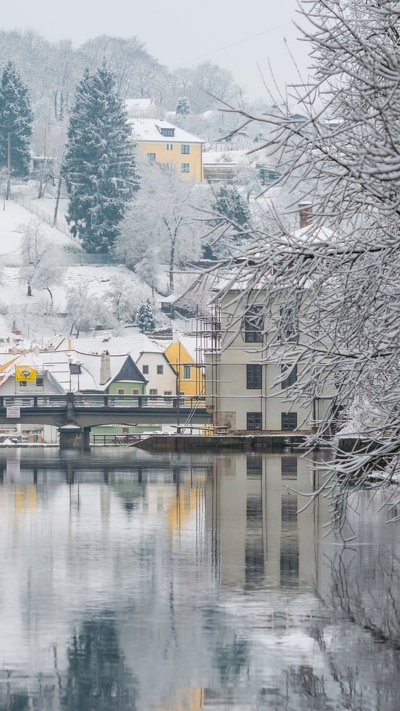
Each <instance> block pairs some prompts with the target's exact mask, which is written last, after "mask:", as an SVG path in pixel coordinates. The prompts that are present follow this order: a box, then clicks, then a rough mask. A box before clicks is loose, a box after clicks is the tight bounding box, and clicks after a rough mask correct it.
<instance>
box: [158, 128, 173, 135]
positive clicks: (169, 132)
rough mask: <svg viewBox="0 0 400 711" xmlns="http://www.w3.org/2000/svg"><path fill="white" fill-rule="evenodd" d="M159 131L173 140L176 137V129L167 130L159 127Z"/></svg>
mask: <svg viewBox="0 0 400 711" xmlns="http://www.w3.org/2000/svg"><path fill="white" fill-rule="evenodd" d="M159 131H160V133H161V135H162V136H170V137H171V138H173V137H174V136H175V129H174V128H165V127H162V128H160V127H159Z"/></svg>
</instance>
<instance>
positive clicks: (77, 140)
mask: <svg viewBox="0 0 400 711" xmlns="http://www.w3.org/2000/svg"><path fill="white" fill-rule="evenodd" d="M62 174H63V176H64V178H65V183H66V186H67V190H68V194H69V198H70V203H69V209H68V215H67V220H68V223H69V225H70V230H71V233H72V234H73V235H74V237H78V238H79V239H80V240H81V242H82V245H83V247H84V249H85V250H86V251H87V252H92V253H103V254H107V253H109V252H110V251H111V250H112V247H113V245H114V240H115V238H116V236H117V235H118V234H119V224H120V222H121V220H122V218H123V216H124V212H125V207H126V205H127V203H128V201H129V200H130V199H131V197H132V194H133V192H134V190H135V189H136V187H137V181H136V170H135V160H134V148H133V143H132V141H131V132H130V128H129V125H128V123H127V116H126V112H125V109H124V106H123V102H122V101H121V99H120V98H119V96H118V95H117V92H116V86H115V79H114V75H113V74H112V73H111V72H110V71H108V69H107V67H106V66H105V64H103V65H102V66H101V67H99V68H98V69H97V70H95V71H93V72H90V71H89V70H86V72H85V74H84V76H83V79H82V80H81V82H80V84H79V85H78V88H77V92H76V97H75V106H74V109H73V112H72V115H71V119H70V124H69V129H68V143H67V147H66V155H65V158H64V162H63V166H62Z"/></svg>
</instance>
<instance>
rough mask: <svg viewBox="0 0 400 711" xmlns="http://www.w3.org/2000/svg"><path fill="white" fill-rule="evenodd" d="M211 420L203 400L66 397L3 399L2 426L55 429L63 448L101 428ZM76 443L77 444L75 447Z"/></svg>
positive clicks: (84, 442)
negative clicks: (106, 426) (26, 425)
mask: <svg viewBox="0 0 400 711" xmlns="http://www.w3.org/2000/svg"><path fill="white" fill-rule="evenodd" d="M210 421H211V416H210V414H209V413H208V412H207V410H206V407H205V400H204V397H202V396H188V395H181V396H179V397H175V398H174V397H171V396H160V395H99V394H97V393H95V394H82V393H73V392H68V393H66V394H65V395H31V396H29V395H26V396H17V395H15V396H2V397H0V424H10V423H17V422H19V423H21V424H29V425H52V426H53V427H58V428H59V430H60V446H61V447H64V446H65V447H67V446H75V447H76V446H83V447H84V448H86V447H87V446H88V442H89V433H90V428H91V427H95V426H98V425H146V424H174V425H176V426H177V427H182V428H183V427H184V425H185V424H190V425H195V424H198V425H200V424H205V423H208V422H210ZM73 442H75V444H73Z"/></svg>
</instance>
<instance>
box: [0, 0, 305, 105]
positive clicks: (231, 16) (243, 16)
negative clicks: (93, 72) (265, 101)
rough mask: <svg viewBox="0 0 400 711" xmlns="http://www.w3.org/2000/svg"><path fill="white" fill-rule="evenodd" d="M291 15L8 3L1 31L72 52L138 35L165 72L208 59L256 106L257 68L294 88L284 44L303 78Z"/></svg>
mask: <svg viewBox="0 0 400 711" xmlns="http://www.w3.org/2000/svg"><path fill="white" fill-rule="evenodd" d="M296 9H297V1H296V0H241V1H239V0H199V2H198V3H196V2H193V0H192V1H191V0H147V2H146V0H140V1H139V0H11V2H3V3H2V8H1V13H0V27H2V28H3V29H6V30H11V29H27V28H31V29H35V30H37V31H38V32H40V33H41V34H42V35H44V36H45V37H46V38H47V39H49V40H51V41H57V40H60V39H66V38H69V39H71V40H72V41H73V43H74V45H75V46H79V45H80V44H82V43H83V42H84V41H85V40H87V39H91V38H93V37H96V36H97V35H100V34H108V35H115V36H121V37H130V36H133V35H136V36H137V37H138V38H139V39H140V40H142V42H144V43H145V45H146V47H147V49H148V50H149V52H150V53H151V54H152V55H153V56H155V57H156V58H157V59H158V60H159V61H160V62H161V63H162V64H165V65H167V66H168V67H169V68H175V67H177V66H191V65H193V64H197V63H198V62H200V61H203V60H204V59H209V60H210V61H212V62H215V63H216V64H219V65H220V66H222V67H224V68H227V69H230V70H231V71H232V72H233V74H234V76H235V78H236V80H237V81H238V83H239V84H240V85H241V86H242V87H243V88H244V89H245V90H246V92H247V96H248V98H250V99H254V98H257V97H262V96H265V91H264V89H263V85H262V80H261V78H260V74H259V70H258V69H257V64H258V65H259V66H260V68H261V70H262V72H263V74H264V76H265V77H266V78H267V79H268V80H269V68H268V61H270V62H271V64H272V66H273V69H274V74H275V76H276V79H277V81H278V82H279V84H280V85H281V86H282V85H284V83H285V82H287V83H292V82H296V81H298V76H297V73H296V71H295V69H294V67H293V63H292V60H291V59H290V55H289V51H288V49H287V47H286V45H285V41H284V39H286V40H287V42H288V45H289V47H290V50H291V52H292V54H293V55H294V56H295V57H296V60H297V62H298V64H299V66H300V68H301V70H302V72H304V73H306V68H307V66H308V60H307V45H306V44H305V43H304V42H300V41H298V39H297V37H298V36H299V32H298V30H296V28H295V27H294V25H293V20H296ZM268 83H269V81H268Z"/></svg>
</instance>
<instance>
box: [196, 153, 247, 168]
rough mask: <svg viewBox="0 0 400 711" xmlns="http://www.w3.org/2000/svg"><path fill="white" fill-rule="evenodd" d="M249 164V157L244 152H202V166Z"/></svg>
mask: <svg viewBox="0 0 400 711" xmlns="http://www.w3.org/2000/svg"><path fill="white" fill-rule="evenodd" d="M245 162H247V163H249V156H248V155H247V152H246V151H204V153H203V165H204V166H205V167H206V166H208V165H212V166H214V165H221V166H222V165H223V166H229V165H232V166H233V165H238V164H239V163H245Z"/></svg>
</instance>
